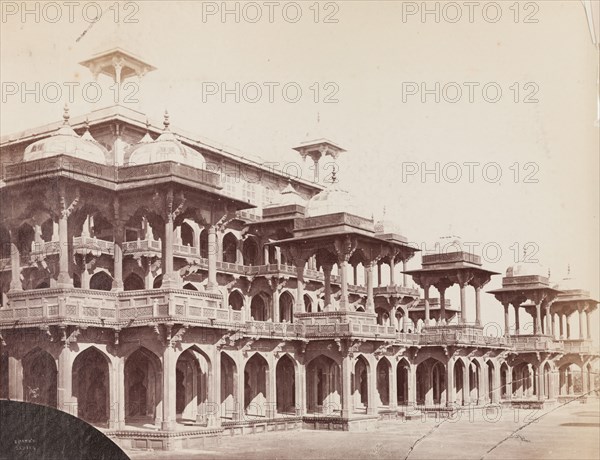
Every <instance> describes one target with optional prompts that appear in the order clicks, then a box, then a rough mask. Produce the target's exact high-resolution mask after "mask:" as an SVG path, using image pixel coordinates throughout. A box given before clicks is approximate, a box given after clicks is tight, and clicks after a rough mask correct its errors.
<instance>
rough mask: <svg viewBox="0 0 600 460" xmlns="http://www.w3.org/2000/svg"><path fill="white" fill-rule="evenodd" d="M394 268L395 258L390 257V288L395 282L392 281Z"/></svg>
mask: <svg viewBox="0 0 600 460" xmlns="http://www.w3.org/2000/svg"><path fill="white" fill-rule="evenodd" d="M395 267H396V258H395V257H394V256H392V257H390V286H395V285H396V281H395V279H394V268H395Z"/></svg>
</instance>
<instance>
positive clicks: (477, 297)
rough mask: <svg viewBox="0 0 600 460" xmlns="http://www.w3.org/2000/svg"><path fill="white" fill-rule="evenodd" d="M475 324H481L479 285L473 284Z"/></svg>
mask: <svg viewBox="0 0 600 460" xmlns="http://www.w3.org/2000/svg"><path fill="white" fill-rule="evenodd" d="M475 325H476V326H481V286H475Z"/></svg>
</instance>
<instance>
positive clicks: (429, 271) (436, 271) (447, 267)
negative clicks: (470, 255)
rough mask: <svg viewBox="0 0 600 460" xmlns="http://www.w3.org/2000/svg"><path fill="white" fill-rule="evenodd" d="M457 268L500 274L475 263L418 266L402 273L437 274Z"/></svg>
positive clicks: (491, 274)
mask: <svg viewBox="0 0 600 460" xmlns="http://www.w3.org/2000/svg"><path fill="white" fill-rule="evenodd" d="M457 270H470V271H474V272H477V273H482V274H487V275H489V276H493V275H500V273H498V272H494V271H491V270H486V269H485V268H481V267H478V266H476V265H469V264H464V263H456V264H448V265H445V266H443V267H439V268H438V267H436V268H420V269H417V270H406V271H403V272H402V273H405V274H407V275H439V274H441V273H444V272H453V271H457Z"/></svg>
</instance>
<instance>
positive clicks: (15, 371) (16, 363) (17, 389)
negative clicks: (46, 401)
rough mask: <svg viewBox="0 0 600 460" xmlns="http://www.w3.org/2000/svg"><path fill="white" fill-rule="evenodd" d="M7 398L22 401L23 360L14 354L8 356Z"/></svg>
mask: <svg viewBox="0 0 600 460" xmlns="http://www.w3.org/2000/svg"><path fill="white" fill-rule="evenodd" d="M8 399H11V400H13V401H23V400H24V399H23V362H22V361H21V360H20V359H19V358H16V357H14V356H9V357H8Z"/></svg>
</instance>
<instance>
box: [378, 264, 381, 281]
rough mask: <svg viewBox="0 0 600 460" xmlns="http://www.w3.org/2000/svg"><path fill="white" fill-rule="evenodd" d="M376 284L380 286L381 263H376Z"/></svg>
mask: <svg viewBox="0 0 600 460" xmlns="http://www.w3.org/2000/svg"><path fill="white" fill-rule="evenodd" d="M377 286H381V264H380V263H378V264H377Z"/></svg>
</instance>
